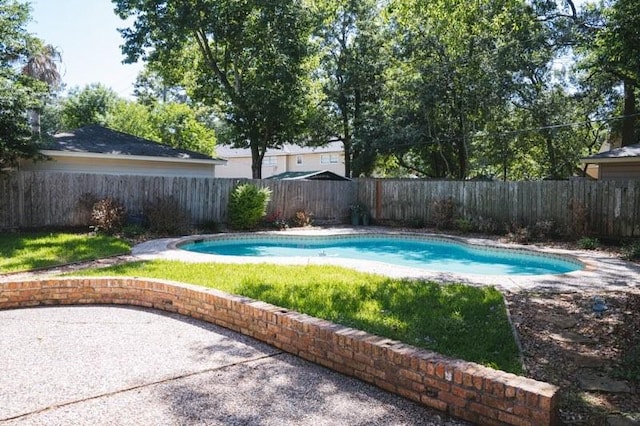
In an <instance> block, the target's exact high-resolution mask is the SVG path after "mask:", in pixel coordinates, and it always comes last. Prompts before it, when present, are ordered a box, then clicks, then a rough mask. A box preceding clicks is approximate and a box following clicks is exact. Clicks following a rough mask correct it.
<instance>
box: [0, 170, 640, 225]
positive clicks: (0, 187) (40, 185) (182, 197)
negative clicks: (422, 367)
mask: <svg viewBox="0 0 640 426" xmlns="http://www.w3.org/2000/svg"><path fill="white" fill-rule="evenodd" d="M241 182H254V183H256V184H258V185H260V186H265V187H269V188H270V189H271V190H272V201H271V203H270V206H269V213H271V214H276V213H277V214H279V215H280V216H281V217H283V218H288V217H291V216H293V215H294V214H295V212H296V211H297V210H301V209H304V210H307V211H309V212H311V213H313V215H314V217H315V219H316V220H317V221H324V222H333V223H339V222H347V220H348V216H349V206H350V205H352V204H355V203H358V202H359V203H361V204H364V205H366V206H368V208H369V210H370V213H371V215H372V217H373V219H374V220H375V221H378V222H379V223H385V222H396V223H406V224H411V223H432V222H433V203H434V201H438V200H446V199H452V200H453V201H455V203H456V205H457V208H458V213H459V214H460V216H461V217H465V218H468V219H479V218H482V219H483V220H491V221H493V222H494V223H498V224H501V225H505V224H506V225H508V224H519V225H522V226H527V225H535V224H536V223H539V222H543V221H553V222H554V223H556V224H557V225H559V226H560V227H561V228H563V229H572V228H571V227H575V226H576V224H577V222H579V221H580V217H583V218H584V219H585V221H586V223H587V224H588V227H589V230H590V231H591V232H593V233H594V234H598V235H608V236H619V237H629V236H638V235H640V223H639V221H640V181H588V180H571V181H535V182H459V181H423V180H406V179H404V180H403V179H359V180H355V181H351V182H333V181H272V180H263V181H251V180H247V179H205V178H187V177H163V176H117V175H97V174H71V173H47V172H18V173H14V174H10V175H4V176H0V229H10V228H17V227H23V228H29V227H41V226H84V225H86V224H87V223H88V216H87V208H86V203H85V207H83V203H82V200H83V198H84V197H86V196H87V194H89V195H90V196H92V197H95V198H104V197H113V198H117V199H119V200H121V201H122V202H123V203H124V204H125V206H126V208H127V210H128V211H129V212H130V213H132V214H137V213H140V212H142V211H143V210H144V207H145V205H146V204H148V203H149V202H153V201H155V200H156V199H159V198H167V197H173V198H174V199H176V200H177V201H178V203H179V204H180V206H181V207H182V208H183V209H184V210H185V211H187V212H188V214H189V216H190V218H191V221H192V222H193V223H194V224H197V223H203V222H207V221H215V222H221V223H224V222H226V221H227V219H228V218H227V205H228V202H229V194H230V193H231V191H232V190H233V188H234V187H235V186H236V185H237V184H239V183H241Z"/></svg>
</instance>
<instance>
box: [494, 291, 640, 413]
mask: <svg viewBox="0 0 640 426" xmlns="http://www.w3.org/2000/svg"><path fill="white" fill-rule="evenodd" d="M505 296H506V299H507V302H508V304H509V309H510V312H511V316H512V319H513V322H514V326H515V328H516V331H517V333H518V335H519V337H520V340H521V344H522V349H523V355H524V364H525V368H526V373H525V375H526V376H528V377H531V378H534V379H536V380H541V381H544V382H548V383H553V384H555V385H557V386H559V387H560V388H561V391H560V418H561V420H562V421H563V422H564V423H565V424H584V425H606V424H636V423H635V422H639V423H638V424H640V290H631V291H627V292H615V293H611V292H606V293H603V292H599V293H593V292H581V293H526V292H522V293H510V294H507V295H505ZM616 421H623V422H625V423H615V422H616ZM627 421H628V423H627Z"/></svg>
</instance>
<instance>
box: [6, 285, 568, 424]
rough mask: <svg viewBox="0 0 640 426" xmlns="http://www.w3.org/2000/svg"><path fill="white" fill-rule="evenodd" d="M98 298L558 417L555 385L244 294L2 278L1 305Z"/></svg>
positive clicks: (363, 370) (403, 390) (453, 410)
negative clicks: (447, 355) (153, 310)
mask: <svg viewBox="0 0 640 426" xmlns="http://www.w3.org/2000/svg"><path fill="white" fill-rule="evenodd" d="M93 303H97V304H123V305H134V306H143V307H149V308H155V309H160V310H164V311H169V312H177V313H179V314H182V315H187V316H190V317H193V318H197V319H200V320H204V321H207V322H211V323H213V324H216V325H219V326H222V327H225V328H228V329H231V330H234V331H237V332H240V333H242V334H245V335H247V336H251V337H253V338H255V339H258V340H261V341H263V342H266V343H268V344H270V345H273V346H275V347H277V348H280V349H282V350H284V351H287V352H289V353H292V354H294V355H297V356H299V357H301V358H304V359H307V360H309V361H311V362H314V363H317V364H320V365H323V366H325V367H327V368H330V369H332V370H335V371H338V372H340V373H343V374H346V375H349V376H353V377H357V378H358V379H361V380H363V381H365V382H369V383H372V384H374V385H376V386H378V387H380V388H382V389H385V390H387V391H389V392H393V393H396V394H399V395H402V396H404V397H406V398H408V399H411V400H414V401H417V402H420V403H422V404H424V405H426V406H428V407H431V408H435V409H437V410H440V411H444V412H447V413H449V414H451V415H452V416H455V417H459V418H461V419H465V420H468V421H471V422H474V423H480V424H488V425H492V424H510V425H548V424H554V423H555V420H556V416H555V414H556V400H557V397H556V395H557V391H558V388H557V387H556V386H553V385H550V384H547V383H543V382H538V381H535V380H532V379H527V378H524V377H519V376H516V375H514V374H510V373H505V372H502V371H497V370H493V369H490V368H487V367H483V366H481V365H478V364H474V363H471V362H466V361H460V360H455V359H452V358H447V357H445V356H442V355H439V354H436V353H434V352H430V351H427V350H423V349H418V348H415V347H413V346H410V345H406V344H403V343H400V342H397V341H393V340H390V339H386V338H382V337H378V336H374V335H371V334H368V333H365V332H363V331H359V330H355V329H352V328H348V327H343V326H339V325H336V324H333V323H331V322H328V321H324V320H320V319H317V318H313V317H310V316H308V315H303V314H299V313H297V312H293V311H288V310H286V309H283V308H279V307H277V306H273V305H270V304H268V303H264V302H259V301H255V300H253V299H249V298H246V297H239V296H233V295H229V294H227V293H223V292H221V291H217V290H212V289H205V288H202V287H197V286H191V285H186V284H178V283H173V282H166V281H159V280H149V279H139V278H57V279H47V280H34V281H20V282H9V283H0V309H10V308H19V307H28V306H38V305H59V304H65V305H66V304H93Z"/></svg>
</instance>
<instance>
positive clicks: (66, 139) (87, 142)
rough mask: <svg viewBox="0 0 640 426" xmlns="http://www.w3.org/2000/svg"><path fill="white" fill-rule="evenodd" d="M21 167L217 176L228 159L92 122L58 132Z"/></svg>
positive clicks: (105, 172)
mask: <svg viewBox="0 0 640 426" xmlns="http://www.w3.org/2000/svg"><path fill="white" fill-rule="evenodd" d="M40 152H41V153H42V154H44V155H45V156H46V157H47V160H45V161H35V162H33V161H24V162H22V163H21V165H20V169H21V170H27V171H47V172H73V173H99V174H117V175H146V176H185V177H215V175H216V173H215V172H216V166H221V165H224V164H225V160H223V159H220V158H214V157H212V156H208V155H204V154H200V153H198V152H194V151H189V150H185V149H178V148H173V147H170V146H168V145H163V144H161V143H158V142H154V141H151V140H148V139H143V138H139V137H136V136H133V135H129V134H126V133H122V132H118V131H115V130H112V129H108V128H106V127H103V126H98V125H91V126H85V127H81V128H79V129H76V130H72V131H70V132H64V133H58V134H56V135H54V136H53V137H52V138H51V139H50V140H48V141H46V142H45V143H44V144H43V146H42V148H41V150H40Z"/></svg>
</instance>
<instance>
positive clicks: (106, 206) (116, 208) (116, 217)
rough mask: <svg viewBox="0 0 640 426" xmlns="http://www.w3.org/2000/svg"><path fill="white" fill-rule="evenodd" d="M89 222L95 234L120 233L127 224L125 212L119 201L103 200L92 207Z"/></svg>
mask: <svg viewBox="0 0 640 426" xmlns="http://www.w3.org/2000/svg"><path fill="white" fill-rule="evenodd" d="M91 222H92V224H93V229H94V230H95V231H96V232H103V233H105V234H115V233H116V232H120V231H121V230H122V227H123V226H124V225H125V223H126V222H127V211H126V209H125V208H124V206H123V205H122V203H121V202H120V201H118V200H116V199H113V198H104V199H102V200H98V201H96V202H95V204H94V205H93V208H92V209H91Z"/></svg>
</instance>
